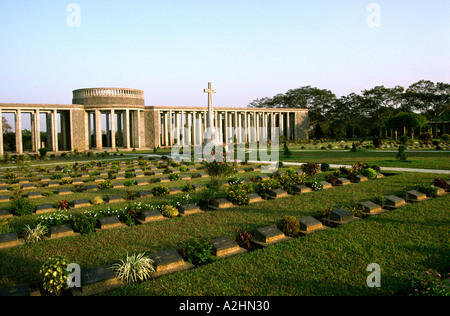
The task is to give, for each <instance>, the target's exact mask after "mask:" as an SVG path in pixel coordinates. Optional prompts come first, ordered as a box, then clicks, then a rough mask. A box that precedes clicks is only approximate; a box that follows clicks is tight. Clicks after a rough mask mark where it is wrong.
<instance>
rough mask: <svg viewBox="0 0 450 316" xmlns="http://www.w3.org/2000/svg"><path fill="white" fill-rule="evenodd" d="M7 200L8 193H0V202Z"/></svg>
mask: <svg viewBox="0 0 450 316" xmlns="http://www.w3.org/2000/svg"><path fill="white" fill-rule="evenodd" d="M8 201H9V195H1V196H0V202H8Z"/></svg>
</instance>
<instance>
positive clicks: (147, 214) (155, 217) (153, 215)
mask: <svg viewBox="0 0 450 316" xmlns="http://www.w3.org/2000/svg"><path fill="white" fill-rule="evenodd" d="M164 219H166V218H165V217H164V216H163V215H162V214H161V212H160V211H158V210H150V211H143V212H141V215H140V218H138V221H139V222H140V223H142V224H147V223H151V222H157V221H162V220H164Z"/></svg>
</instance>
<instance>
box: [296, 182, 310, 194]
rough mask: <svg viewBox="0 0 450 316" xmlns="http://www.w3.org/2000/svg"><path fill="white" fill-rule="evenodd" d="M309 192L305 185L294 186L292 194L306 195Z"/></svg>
mask: <svg viewBox="0 0 450 316" xmlns="http://www.w3.org/2000/svg"><path fill="white" fill-rule="evenodd" d="M308 192H311V188H308V187H307V186H306V185H303V184H300V185H296V186H294V193H297V194H299V193H300V194H301V193H308Z"/></svg>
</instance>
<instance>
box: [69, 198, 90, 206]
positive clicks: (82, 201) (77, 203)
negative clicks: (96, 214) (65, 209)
mask: <svg viewBox="0 0 450 316" xmlns="http://www.w3.org/2000/svg"><path fill="white" fill-rule="evenodd" d="M85 206H91V203H90V202H89V200H87V199H79V200H74V201H73V207H74V208H79V207H85Z"/></svg>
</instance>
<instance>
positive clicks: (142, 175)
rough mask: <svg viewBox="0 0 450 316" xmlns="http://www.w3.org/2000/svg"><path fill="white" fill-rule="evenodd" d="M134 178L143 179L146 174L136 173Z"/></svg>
mask: <svg viewBox="0 0 450 316" xmlns="http://www.w3.org/2000/svg"><path fill="white" fill-rule="evenodd" d="M134 176H135V177H136V178H142V177H144V174H143V173H142V172H136V173H135V174H134Z"/></svg>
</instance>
